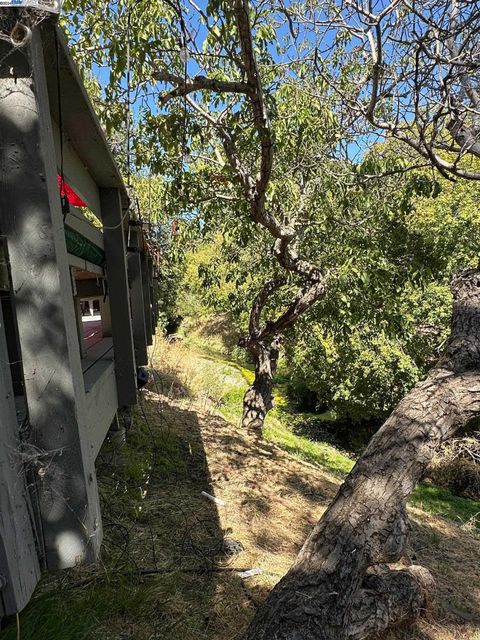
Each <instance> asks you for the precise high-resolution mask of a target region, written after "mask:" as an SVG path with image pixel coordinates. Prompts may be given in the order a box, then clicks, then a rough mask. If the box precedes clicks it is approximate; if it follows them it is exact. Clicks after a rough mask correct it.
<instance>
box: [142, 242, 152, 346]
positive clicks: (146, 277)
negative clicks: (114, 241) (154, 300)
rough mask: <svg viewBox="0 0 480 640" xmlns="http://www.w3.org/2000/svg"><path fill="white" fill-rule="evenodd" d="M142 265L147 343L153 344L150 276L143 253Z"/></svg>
mask: <svg viewBox="0 0 480 640" xmlns="http://www.w3.org/2000/svg"><path fill="white" fill-rule="evenodd" d="M141 265H142V283H143V303H144V309H145V311H144V313H145V327H146V329H147V344H148V345H152V344H153V331H152V305H151V300H150V276H149V270H148V260H147V256H146V255H145V253H142V254H141Z"/></svg>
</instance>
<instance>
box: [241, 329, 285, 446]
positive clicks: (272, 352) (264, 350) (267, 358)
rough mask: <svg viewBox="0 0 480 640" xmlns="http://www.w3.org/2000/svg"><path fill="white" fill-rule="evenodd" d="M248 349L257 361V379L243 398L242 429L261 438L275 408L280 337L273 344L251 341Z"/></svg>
mask: <svg viewBox="0 0 480 640" xmlns="http://www.w3.org/2000/svg"><path fill="white" fill-rule="evenodd" d="M247 349H248V351H249V352H250V354H251V355H252V356H253V358H254V361H255V379H254V381H253V384H252V386H251V387H250V388H249V389H248V390H247V392H246V393H245V396H244V398H243V416H242V427H244V428H246V429H247V430H248V431H250V432H252V433H253V434H254V435H255V436H256V437H258V438H261V437H262V430H263V424H264V422H265V417H266V415H267V413H268V412H269V411H270V410H271V409H272V408H273V378H274V375H275V372H276V370H277V364H278V357H279V355H280V337H279V336H277V337H275V338H274V339H273V340H272V342H271V344H265V342H264V341H255V340H253V341H250V342H249V343H248V346H247Z"/></svg>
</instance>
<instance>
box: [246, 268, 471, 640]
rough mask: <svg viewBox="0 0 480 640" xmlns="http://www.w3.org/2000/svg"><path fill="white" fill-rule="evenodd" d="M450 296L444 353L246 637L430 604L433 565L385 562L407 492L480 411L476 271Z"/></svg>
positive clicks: (402, 525)
mask: <svg viewBox="0 0 480 640" xmlns="http://www.w3.org/2000/svg"><path fill="white" fill-rule="evenodd" d="M453 294H454V310H453V320H452V333H451V337H450V340H449V342H448V344H447V347H446V350H445V353H444V355H443V356H442V357H441V359H440V360H439V362H438V363H437V365H436V366H435V368H434V369H432V370H431V372H430V373H429V375H428V377H427V379H426V380H425V381H424V382H421V383H420V384H417V385H416V386H415V387H414V388H413V389H412V391H411V392H410V393H409V394H408V395H407V396H406V397H405V398H404V399H403V400H402V401H401V402H400V404H399V405H398V406H397V408H396V409H395V410H394V412H393V413H392V415H391V416H390V417H389V419H388V420H387V421H386V422H385V424H384V425H383V427H382V428H381V429H380V430H379V431H378V433H377V434H376V435H375V436H374V437H373V438H372V440H371V442H370V444H369V446H368V448H367V449H366V451H365V453H364V454H363V456H362V457H361V458H360V459H359V461H358V462H357V464H356V465H355V467H354V469H353V470H352V472H351V473H350V474H349V476H348V477H347V479H346V480H345V482H344V483H343V485H342V486H341V487H340V490H339V492H338V494H337V496H336V498H335V499H334V501H333V503H332V504H331V506H330V507H329V509H328V510H327V511H326V512H325V514H324V515H323V517H322V518H321V520H320V521H319V523H318V524H317V525H316V527H315V528H314V530H313V532H312V533H311V535H310V536H309V538H308V539H307V541H306V542H305V544H304V546H303V548H302V550H301V551H300V553H299V555H298V557H297V559H296V561H295V564H294V565H293V567H292V568H291V569H290V571H289V572H288V573H287V575H286V576H285V577H284V578H283V579H282V580H281V581H280V582H279V583H278V584H277V585H276V587H275V588H274V589H273V590H272V592H271V593H270V595H269V597H268V599H267V601H266V602H265V603H264V605H263V606H262V607H261V608H260V610H259V611H258V613H257V615H256V617H255V618H254V620H253V622H252V625H251V627H250V629H249V632H248V640H287V639H288V640H310V639H311V640H346V639H347V638H353V639H355V640H360V638H366V637H367V636H368V635H369V634H371V633H373V632H375V631H380V630H383V629H385V628H387V627H389V626H392V625H395V624H397V623H399V622H401V621H405V620H413V619H414V618H416V617H417V616H419V615H420V614H421V612H422V611H423V610H424V609H425V608H426V607H427V606H428V603H429V601H430V599H431V597H432V592H433V579H432V577H431V575H430V574H429V572H428V571H427V570H426V569H423V568H421V567H410V568H409V569H406V570H403V571H393V570H390V568H389V567H388V565H386V563H387V562H395V561H398V560H399V559H400V558H401V557H402V555H403V553H404V550H405V545H406V543H407V538H408V532H409V524H408V519H407V515H406V511H405V505H406V500H407V498H408V496H409V495H410V493H411V492H412V491H413V489H414V488H415V485H416V483H417V482H418V481H419V480H420V479H421V477H422V475H423V473H424V471H425V469H426V467H427V466H428V464H429V462H430V461H431V459H432V456H433V453H434V452H435V450H436V449H437V448H438V446H439V445H440V444H441V443H442V442H443V441H445V440H446V439H447V438H449V437H450V436H452V434H454V433H455V431H456V430H457V429H458V428H459V427H461V426H464V425H465V424H467V423H468V422H469V421H470V420H471V419H473V418H474V417H477V416H478V415H480V272H479V271H477V270H471V271H468V272H466V273H464V274H462V275H461V276H459V277H458V278H457V279H456V280H455V282H454V284H453Z"/></svg>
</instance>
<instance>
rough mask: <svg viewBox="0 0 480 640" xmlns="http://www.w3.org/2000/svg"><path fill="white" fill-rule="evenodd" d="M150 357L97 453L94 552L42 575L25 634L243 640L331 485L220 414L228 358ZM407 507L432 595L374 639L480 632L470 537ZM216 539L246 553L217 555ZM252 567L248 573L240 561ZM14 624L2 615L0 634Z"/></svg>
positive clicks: (164, 353)
mask: <svg viewBox="0 0 480 640" xmlns="http://www.w3.org/2000/svg"><path fill="white" fill-rule="evenodd" d="M152 364H153V367H154V369H155V370H156V372H157V374H156V377H155V382H154V384H152V385H151V386H150V388H149V389H148V390H146V391H144V392H143V401H142V404H141V406H140V407H139V409H138V411H137V413H136V416H135V426H134V429H132V431H131V432H130V433H129V437H128V444H127V446H126V447H124V448H123V449H121V450H120V451H118V452H115V451H113V452H112V450H111V448H110V447H109V446H108V445H107V446H106V447H105V449H104V451H103V453H102V457H101V459H100V465H99V470H98V471H99V479H100V489H101V492H102V496H103V503H104V527H105V544H104V552H103V559H102V564H101V565H100V566H99V567H97V568H95V569H94V570H92V569H82V570H79V571H77V572H69V573H67V574H63V576H61V577H53V578H52V577H50V578H47V579H46V580H45V581H44V583H43V585H42V587H41V589H40V590H39V591H38V593H37V595H36V597H35V598H34V600H33V602H32V603H31V605H29V607H28V608H27V609H26V610H25V612H23V613H22V614H21V617H20V619H21V628H22V636H21V638H22V640H34V639H35V640H43V638H45V639H47V638H48V640H96V639H97V638H103V639H104V640H180V639H181V640H241V639H242V637H243V636H244V632H245V629H246V628H247V626H248V624H249V622H250V620H251V618H252V616H253V615H254V612H255V609H256V607H257V606H258V604H259V603H260V602H261V601H262V600H263V599H264V598H265V597H266V595H267V594H268V592H269V590H270V589H271V588H272V586H273V585H274V584H275V583H276V582H277V581H278V580H279V579H280V577H281V576H282V575H283V574H284V573H285V572H286V571H287V570H288V568H289V566H290V565H291V563H292V561H293V559H294V558H295V556H296V554H297V552H298V550H299V548H300V546H301V544H302V543H303V541H304V539H305V537H306V535H307V534H308V532H309V531H310V529H311V526H312V524H313V523H314V522H315V521H316V520H317V519H318V518H319V517H320V516H321V514H322V513H323V511H324V510H325V508H326V507H327V505H328V503H329V502H330V500H331V499H332V497H333V496H334V494H335V492H336V490H337V488H338V485H339V482H340V480H339V479H338V477H336V476H334V475H332V474H330V473H329V472H327V471H324V470H322V469H319V468H318V467H314V466H313V465H311V464H308V463H306V462H302V461H301V460H299V459H297V458H295V457H293V456H291V455H290V454H288V453H287V452H285V451H283V450H281V449H279V448H273V454H272V452H271V451H263V450H262V449H260V448H259V447H258V446H257V445H256V443H255V442H253V441H252V440H251V439H250V438H249V436H248V435H247V434H245V433H244V432H243V431H242V430H241V429H240V428H239V427H238V425H236V424H235V422H231V421H227V420H225V419H224V417H222V415H220V411H221V410H224V409H225V408H226V401H227V400H228V398H226V396H225V389H227V390H228V389H229V391H228V393H230V394H232V393H234V392H235V389H236V387H237V386H238V388H239V393H240V395H241V392H242V389H243V386H242V385H244V381H243V379H242V375H241V373H240V372H238V370H236V369H234V368H232V367H229V366H228V365H227V364H225V363H215V362H213V361H211V360H209V359H206V358H204V357H202V356H201V355H199V354H196V353H194V352H192V351H191V350H189V349H188V348H187V347H186V346H184V345H182V344H173V345H168V344H166V343H164V342H163V341H161V342H159V343H158V344H157V348H156V349H155V353H154V356H153V363H152ZM232 388H233V391H232ZM202 491H206V492H207V493H209V494H212V495H214V496H217V497H218V498H221V499H222V500H223V501H224V502H225V504H224V505H217V504H214V503H212V502H211V501H209V500H207V499H205V498H204V497H203V496H202V495H201V492H202ZM411 515H412V519H413V523H414V529H413V536H412V550H411V558H412V560H414V561H415V563H419V564H424V565H426V566H428V567H429V568H430V569H431V570H432V571H433V573H434V575H435V577H436V580H437V583H438V602H437V607H436V611H435V614H434V616H433V617H432V618H431V619H430V620H426V621H422V622H421V623H419V624H418V625H417V627H416V628H415V629H411V628H408V629H403V630H396V631H395V632H392V633H390V634H387V635H383V636H382V637H381V639H380V640H407V639H408V640H480V567H479V563H478V560H479V558H480V541H479V539H478V538H477V537H476V536H475V535H474V533H471V532H469V531H466V530H464V529H462V528H460V527H459V526H456V525H455V524H453V523H450V522H448V521H446V520H443V519H441V518H436V517H433V516H430V515H428V514H426V513H424V512H423V511H421V510H419V509H412V510H411ZM225 539H233V540H236V541H239V542H241V543H242V545H243V546H244V551H243V552H242V553H241V554H239V555H238V556H235V557H233V558H228V557H226V556H225V554H224V553H223V544H224V540H225ZM257 567H258V568H261V569H262V572H263V573H262V575H258V576H255V577H250V578H247V579H242V578H240V577H239V576H238V574H237V571H236V570H238V569H242V570H243V569H250V568H257ZM15 633H16V629H15V625H14V622H13V621H12V622H11V624H10V625H8V624H7V627H6V629H5V631H4V632H2V633H1V634H0V638H1V640H13V639H14V638H15Z"/></svg>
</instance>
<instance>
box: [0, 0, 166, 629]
mask: <svg viewBox="0 0 480 640" xmlns="http://www.w3.org/2000/svg"><path fill="white" fill-rule="evenodd" d="M0 10H1V9H0ZM3 11H7V9H3ZM5 56H6V57H5ZM0 60H3V62H2V64H1V66H0V300H1V304H0V391H1V393H0V617H1V616H2V615H7V614H12V613H14V612H17V611H20V610H21V609H22V608H23V607H24V606H25V605H26V603H27V602H28V600H29V599H30V597H31V595H32V592H33V590H34V588H35V586H36V584H37V582H38V580H39V576H40V574H41V572H42V571H45V570H56V569H59V568H67V567H71V566H74V565H76V564H79V563H85V562H90V561H94V560H95V559H96V558H97V556H98V553H99V548H100V545H101V541H102V516H101V513H100V508H99V497H98V491H97V481H96V473H95V459H96V457H97V454H98V452H99V449H100V447H101V445H102V443H103V441H104V439H105V437H106V435H107V432H108V431H109V429H110V427H111V425H112V424H115V423H116V421H117V418H116V416H117V412H118V411H119V409H121V408H123V407H130V406H132V405H134V404H135V403H136V401H137V381H136V371H137V367H138V366H140V365H145V364H147V345H148V344H151V343H152V335H153V333H154V331H155V325H156V310H157V305H156V301H155V300H154V299H153V290H154V288H153V278H154V275H155V274H154V273H153V271H154V265H153V262H152V258H151V256H150V255H149V253H148V250H147V248H146V243H145V237H144V230H143V227H142V225H141V224H140V223H139V222H138V221H137V220H132V219H131V214H130V210H129V198H128V194H127V190H126V188H125V185H124V183H123V181H122V178H121V176H120V173H119V170H118V168H117V166H116V164H115V161H114V159H113V157H112V155H111V152H110V150H109V146H108V144H107V141H106V139H105V136H104V133H103V131H102V128H101V126H100V124H99V122H98V119H97V117H96V115H95V113H94V110H93V108H92V105H91V104H90V101H89V99H88V97H87V94H86V91H85V88H84V86H83V83H82V81H81V79H80V76H79V74H78V71H77V69H76V67H75V64H74V63H73V61H72V58H71V56H70V54H69V51H68V47H67V45H66V42H65V40H64V38H63V37H62V35H61V34H60V33H59V32H57V30H56V27H55V25H54V24H53V23H52V22H49V21H45V22H43V23H42V24H41V25H40V26H38V27H36V28H35V29H34V30H33V33H32V37H31V40H30V41H29V43H28V44H26V45H25V46H23V47H17V48H13V47H12V46H11V45H10V44H9V43H7V42H0ZM59 176H60V179H59ZM59 181H60V188H61V189H62V191H65V190H66V186H65V185H66V184H68V190H69V191H70V193H73V194H74V195H75V197H76V199H78V200H80V201H81V203H82V205H85V206H81V207H78V206H77V207H76V206H74V205H73V204H67V202H66V200H67V199H70V196H69V197H68V198H67V197H66V196H65V197H64V198H63V202H62V200H61V198H60V189H59ZM67 195H68V192H67ZM73 200H74V201H77V200H75V198H73ZM92 310H93V311H94V313H93V315H92Z"/></svg>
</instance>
